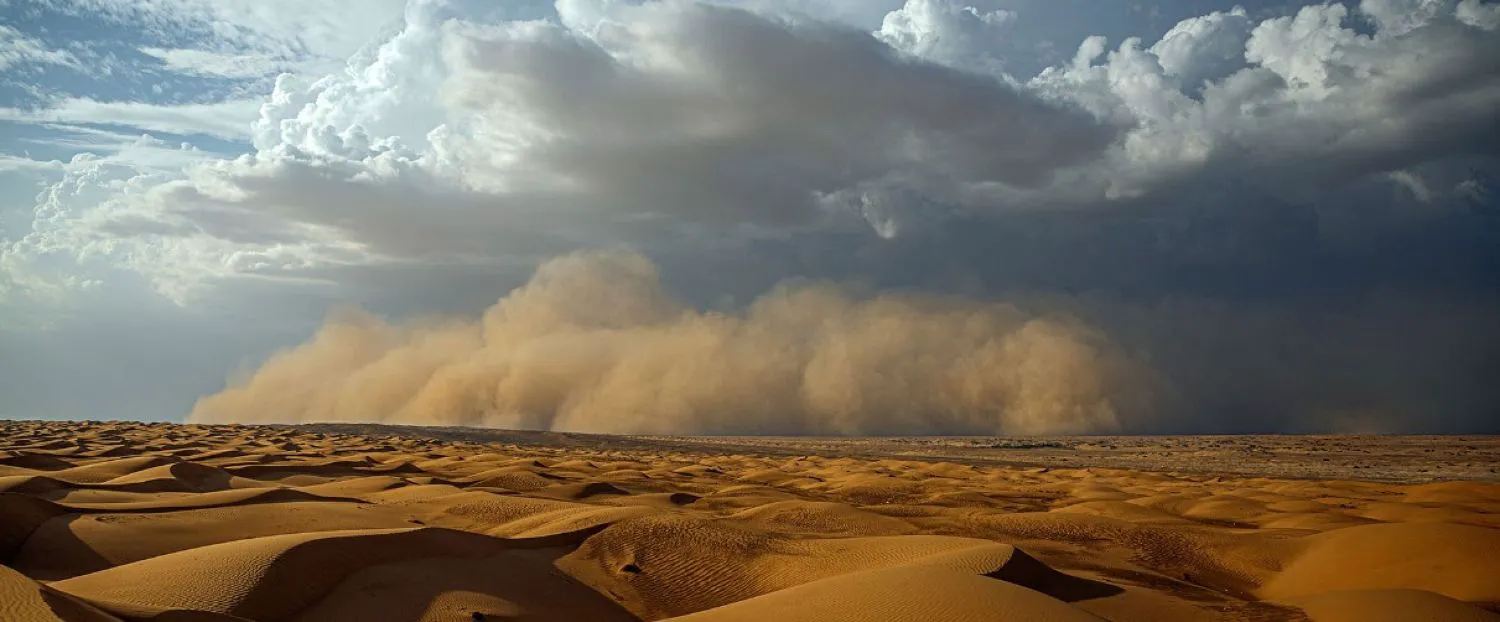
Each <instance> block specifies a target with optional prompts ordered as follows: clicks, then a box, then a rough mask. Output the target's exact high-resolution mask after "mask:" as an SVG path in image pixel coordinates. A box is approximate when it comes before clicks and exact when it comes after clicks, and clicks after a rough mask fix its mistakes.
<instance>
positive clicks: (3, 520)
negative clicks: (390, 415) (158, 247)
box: [0, 422, 1500, 622]
mask: <svg viewBox="0 0 1500 622" xmlns="http://www.w3.org/2000/svg"><path fill="white" fill-rule="evenodd" d="M0 426H3V428H4V430H5V432H6V434H4V435H3V436H0V564H3V565H0V619H3V620H7V621H9V620H16V621H17V622H31V621H34V620H36V621H41V620H45V621H47V622H53V621H58V620H61V621H65V622H94V621H114V620H156V621H159V622H172V621H178V622H182V621H193V620H206V621H226V620H228V621H243V620H254V621H288V622H317V621H322V620H329V621H333V620H421V621H429V622H450V621H462V620H469V621H471V622H472V621H473V620H602V621H606V622H607V621H611V620H668V619H670V620H684V621H690V622H726V621H741V620H743V621H750V620H767V619H769V620H777V621H779V622H798V621H804V620H805V621H817V622H825V621H836V620H850V621H857V622H865V621H870V620H889V621H895V622H902V621H918V620H955V621H959V622H967V621H976V622H977V621H980V620H1002V621H1003V620H1039V621H1052V620H1055V621H1059V622H1071V621H1084V620H1116V621H1136V620H1140V621H1145V620H1165V621H1168V622H1172V621H1178V620H1313V621H1325V622H1342V621H1345V620H1376V621H1379V620H1438V621H1442V620H1454V621H1474V622H1483V621H1488V620H1500V614H1497V611H1500V521H1497V517H1500V483H1497V482H1487V481H1434V482H1423V483H1391V482H1376V481H1360V480H1348V479H1344V480H1335V479H1316V478H1305V479H1291V478H1282V477H1271V476H1263V475H1257V476H1232V475H1208V474H1204V473H1184V472H1173V471H1149V470H1139V469H1124V468H1105V467H1083V468H1070V467H1067V466H1064V465H1053V466H1042V467H1038V466H1033V465H1005V464H996V463H989V464H985V463H959V462H948V461H941V460H931V459H928V460H911V459H902V458H900V457H893V456H888V455H887V456H879V455H865V456H864V457H859V458H855V457H849V456H836V455H830V454H831V453H833V452H827V453H822V454H807V455H785V454H778V453H774V452H767V453H755V452H746V453H723V452H715V451H711V450H705V449H704V447H705V445H704V444H702V443H698V444H694V443H687V442H682V443H678V444H674V442H672V441H668V440H663V439H655V440H650V441H649V442H648V441H646V440H641V439H635V440H631V439H619V440H618V441H617V442H615V441H612V440H611V439H608V438H604V437H570V436H567V435H561V436H546V437H537V438H533V439H532V440H533V441H536V442H526V443H516V442H505V441H502V440H479V441H474V440H465V439H463V438H431V437H423V436H417V435H388V434H337V433H328V432H323V431H316V429H315V428H314V429H307V428H297V427H259V426H227V425H226V426H219V425H172V424H140V423H118V422H116V423H97V422H95V423H65V422H64V423H56V422H54V423H42V422H0ZM538 439H540V440H538ZM819 442H820V443H828V444H833V443H835V441H832V440H824V441H819ZM1205 442H1209V441H1205ZM1211 442H1212V443H1215V444H1217V443H1221V442H1222V441H1221V440H1214V441H1211ZM1246 442H1249V441H1246ZM1465 442H1468V441H1465ZM845 443H846V447H848V448H849V449H850V450H858V451H865V452H868V447H867V446H861V445H858V442H857V441H845ZM861 447H863V449H861ZM1310 451H1311V450H1310ZM1309 455H1316V453H1315V452H1312V453H1309ZM1241 466H1242V467H1243V466H1244V465H1241ZM1278 468H1285V465H1282V466H1280V467H1278Z"/></svg>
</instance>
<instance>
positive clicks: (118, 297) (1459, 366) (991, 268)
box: [0, 0, 1500, 434]
mask: <svg viewBox="0 0 1500 622" xmlns="http://www.w3.org/2000/svg"><path fill="white" fill-rule="evenodd" d="M351 6H353V5H350V4H349V3H347V2H332V1H326V0H296V1H295V2H293V1H291V0H264V1H261V2H240V1H234V0H152V1H151V2H140V1H138V0H129V1H126V0H0V417H4V418H45V419H58V418H63V419H144V420H174V421H179V420H184V419H188V420H193V421H249V422H259V421H306V420H327V419H338V420H367V421H400V422H418V423H430V422H440V423H457V424H468V425H499V426H510V427H530V428H552V429H565V430H580V431H605V432H651V433H817V434H823V433H828V434H922V433H944V434H947V433H963V434H1031V433H1105V432H1109V433H1113V432H1124V433H1166V432H1182V433H1237V432H1293V433H1300V432H1361V433H1363V432H1420V433H1454V432H1500V415H1497V413H1500V383H1496V382H1494V379H1495V378H1497V377H1500V321H1497V319H1496V318H1497V317H1500V157H1497V156H1500V2H1495V1H1493V0H1362V1H1360V2H1353V1H1346V2H1330V3H1326V4H1316V3H1302V2H1242V3H1239V4H1234V3H1232V2H1216V1H1210V0H1163V1H1158V2H1134V3H1101V2H1097V1H1095V0H904V2H903V1H901V0H722V1H715V2H689V1H685V0H684V1H678V0H660V1H646V2H640V1H633V0H556V2H555V3H554V2H545V1H541V0H513V1H508V2H498V1H493V2H492V1H481V0H409V1H402V0H363V1H362V2H359V3H357V10H353V9H351Z"/></svg>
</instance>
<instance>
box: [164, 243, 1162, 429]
mask: <svg viewBox="0 0 1500 622" xmlns="http://www.w3.org/2000/svg"><path fill="white" fill-rule="evenodd" d="M1157 385H1158V380H1157V377H1156V375H1155V374H1154V373H1153V372H1152V371H1151V369H1150V368H1149V366H1147V365H1145V364H1143V363H1142V362H1140V361H1137V360H1134V359H1132V358H1131V357H1130V356H1129V355H1128V354H1127V353H1125V352H1123V351H1122V350H1120V349H1119V348H1118V347H1116V346H1115V345H1113V344H1112V343H1111V342H1110V341H1109V340H1108V339H1107V338H1106V337H1105V336H1104V335H1103V334H1101V333H1100V332H1098V331H1097V330H1094V329H1092V328H1090V327H1089V326H1087V325H1084V324H1083V323H1081V322H1079V321H1076V320H1072V319H1068V318H1066V317H1035V316H1029V315H1028V314H1026V313H1023V312H1022V311H1020V310H1019V309H1017V308H1015V307H1013V306H1009V305H1005V304H998V303H985V302H976V301H968V300H958V299H948V298H932V297H914V296H896V295H884V296H879V297H874V298H854V297H851V296H848V295H846V294H845V293H844V292H843V291H842V290H840V289H839V288H837V287H835V286H830V285H808V286H793V287H783V288H781V289H778V290H776V291H773V292H771V293H769V294H766V295H765V296H763V297H761V298H760V299H758V300H756V301H755V302H754V303H753V304H751V305H750V306H749V307H748V308H746V309H744V310H742V311H739V312H735V313H718V312H703V311H699V310H696V309H693V308H689V307H687V306H685V305H682V304H680V303H678V302H677V301H675V300H674V299H673V298H672V297H671V296H669V295H668V294H667V293H666V292H665V291H664V289H663V287H662V285H661V283H660V280H659V276H658V274H657V270H656V267H655V266H654V265H653V264H652V263H651V262H650V261H649V260H647V259H646V258H644V257H641V256H639V255H635V254H630V253H623V252H607V253H600V252H593V253H584V254H576V255H570V256H566V257H562V258H559V259H554V260H552V261H550V262H547V263H545V264H543V265H542V266H541V267H540V268H538V270H537V272H536V274H535V275H534V276H533V277H532V279H531V280H530V282H528V283H527V284H526V285H525V286H523V287H520V288H518V289H516V290H514V291H512V292H511V293H510V294H509V295H508V296H507V297H505V298H504V299H502V300H500V301H499V302H498V303H496V304H495V305H494V306H493V307H491V308H490V309H489V310H487V311H486V312H485V314H484V317H483V318H482V319H481V320H480V321H478V322H447V323H438V322H427V323H415V324H409V325H392V324H389V323H386V322H384V321H382V320H380V319H377V318H374V317H371V316H369V315H366V314H362V313H346V314H342V315H339V316H337V317H334V318H332V319H330V320H329V322H328V323H327V324H326V325H325V326H324V327H323V328H322V329H321V330H320V331H319V332H318V334H317V335H316V336H315V337H313V338H312V339H311V340H310V341H308V342H307V343H305V344H303V345H301V346H299V347H296V348H293V349H290V350H286V351H283V352H281V353H279V354H277V355H276V356H274V357H272V358H271V359H270V360H269V361H267V362H266V363H265V364H264V365H263V366H262V367H261V368H260V369H259V370H258V371H257V372H255V373H254V374H253V375H252V376H250V377H248V378H246V379H243V380H241V381H235V382H232V383H231V386H229V387H228V388H227V389H225V390H224V391H222V392H220V393H218V394H216V395H212V396H209V397H206V398H203V399H201V400H199V402H198V403H197V405H196V406H195V407H194V410H193V413H192V415H191V416H190V420H191V421H197V422H263V423H268V422H311V421H364V422H377V421H378V422H391V423H414V424H441V425H477V426H494V427H506V428H522V429H545V430H566V431H589V432H612V433H648V434H690V433H699V434H919V433H953V434H1061V433H1082V432H1109V431H1117V430H1121V429H1124V428H1128V427H1131V426H1132V425H1133V424H1135V423H1138V422H1139V421H1140V420H1141V419H1142V418H1143V417H1145V416H1146V415H1147V414H1148V412H1149V409H1150V407H1151V406H1152V401H1153V396H1154V393H1155V387H1156V386H1157Z"/></svg>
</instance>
